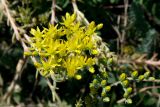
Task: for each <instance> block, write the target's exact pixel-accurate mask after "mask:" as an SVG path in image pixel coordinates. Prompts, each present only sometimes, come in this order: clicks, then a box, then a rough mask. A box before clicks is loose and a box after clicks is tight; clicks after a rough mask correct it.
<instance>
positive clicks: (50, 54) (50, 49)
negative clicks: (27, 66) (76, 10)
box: [25, 13, 103, 79]
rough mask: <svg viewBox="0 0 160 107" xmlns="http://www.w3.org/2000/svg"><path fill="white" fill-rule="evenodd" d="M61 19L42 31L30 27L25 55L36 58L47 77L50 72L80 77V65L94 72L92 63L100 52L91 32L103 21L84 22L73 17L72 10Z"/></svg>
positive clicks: (100, 25) (67, 76) (63, 75)
mask: <svg viewBox="0 0 160 107" xmlns="http://www.w3.org/2000/svg"><path fill="white" fill-rule="evenodd" d="M62 20H63V22H61V23H60V24H57V25H55V26H54V25H49V28H48V29H47V28H43V30H42V31H41V30H40V29H39V28H38V27H37V29H31V34H32V35H33V36H32V37H31V42H30V43H29V44H30V52H25V55H30V56H34V57H36V58H37V59H38V61H37V62H36V63H34V64H35V66H36V68H37V70H38V71H39V73H40V74H41V75H42V76H45V77H48V76H50V74H52V73H53V74H58V75H61V76H62V77H65V78H72V77H75V78H76V79H81V78H82V77H81V75H80V74H79V72H80V70H81V69H83V68H87V69H88V70H89V71H90V72H91V73H94V68H93V65H94V64H95V63H96V60H97V59H96V56H97V55H98V54H99V51H98V49H97V41H96V40H95V39H94V36H95V35H94V33H95V31H96V30H99V29H100V28H102V26H103V24H99V25H97V26H96V25H95V23H94V22H91V23H90V24H89V25H88V26H83V25H82V24H81V23H80V22H77V21H76V15H75V14H73V15H70V14H69V13H66V15H65V17H62Z"/></svg>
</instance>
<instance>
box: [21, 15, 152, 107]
mask: <svg viewBox="0 0 160 107" xmlns="http://www.w3.org/2000/svg"><path fill="white" fill-rule="evenodd" d="M102 27H103V24H98V25H95V22H93V21H92V22H91V23H89V24H88V25H83V23H82V22H80V21H77V20H76V15H75V14H72V15H70V14H69V13H66V15H65V17H62V22H60V23H59V24H57V25H55V26H54V25H51V24H50V25H49V28H43V30H40V29H39V28H38V27H37V29H31V31H30V32H31V34H32V37H30V42H29V43H28V44H29V45H30V48H29V51H28V52H25V53H24V54H25V55H28V56H34V57H35V58H36V59H37V61H36V62H34V65H35V66H36V68H37V71H38V72H39V73H40V74H41V75H42V76H44V77H46V78H48V77H51V78H52V79H53V77H52V75H54V77H57V78H56V80H58V79H59V80H61V79H60V78H62V79H63V80H64V79H70V78H76V79H78V80H80V79H82V74H84V72H85V71H89V72H90V73H92V74H93V75H92V77H93V78H92V80H91V82H90V83H89V90H90V92H89V93H88V95H87V96H86V97H85V98H84V101H85V104H86V105H88V104H89V105H90V104H91V103H93V104H95V103H98V102H99V101H103V102H109V101H110V94H109V93H110V91H111V88H112V86H114V85H117V84H121V86H122V88H123V90H124V94H123V97H124V99H125V102H126V103H132V100H131V99H130V94H131V93H132V90H133V89H132V86H131V84H130V81H132V80H134V81H137V82H140V81H142V80H144V79H147V78H148V77H149V75H150V72H149V71H148V72H145V73H144V74H143V75H138V71H136V70H135V71H133V72H132V73H131V74H128V73H126V72H122V71H121V69H120V68H119V67H118V66H116V65H115V66H113V64H114V62H115V61H116V60H117V58H116V56H115V55H114V54H113V53H111V52H110V51H109V49H108V47H107V46H106V44H104V43H103V42H102V40H101V38H100V37H98V36H97V34H96V31H97V30H99V29H101V28H102ZM94 65H97V67H98V71H97V73H95V74H94V72H95V69H94ZM84 69H86V70H84ZM111 71H117V76H118V78H119V81H117V82H115V83H114V82H113V83H109V82H108V81H109V79H110V78H111V77H110V76H109V72H111ZM112 73H113V72H112ZM129 76H131V77H130V78H129Z"/></svg>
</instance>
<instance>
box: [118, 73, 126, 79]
mask: <svg viewBox="0 0 160 107" xmlns="http://www.w3.org/2000/svg"><path fill="white" fill-rule="evenodd" d="M126 77H127V75H126V74H125V73H122V74H121V75H120V77H119V79H120V81H123V80H125V79H126Z"/></svg>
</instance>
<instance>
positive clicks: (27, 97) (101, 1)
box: [0, 0, 160, 107]
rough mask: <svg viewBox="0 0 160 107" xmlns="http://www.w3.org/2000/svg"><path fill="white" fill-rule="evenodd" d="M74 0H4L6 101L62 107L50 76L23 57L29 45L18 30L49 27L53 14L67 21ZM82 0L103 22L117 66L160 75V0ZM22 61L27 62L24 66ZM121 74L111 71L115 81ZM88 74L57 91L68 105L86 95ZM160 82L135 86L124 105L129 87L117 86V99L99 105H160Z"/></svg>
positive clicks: (1, 53) (0, 79) (1, 75)
mask: <svg viewBox="0 0 160 107" xmlns="http://www.w3.org/2000/svg"><path fill="white" fill-rule="evenodd" d="M72 2H73V1H71V0H1V1H0V106H2V107H3V106H6V107H10V106H17V107H21V106H22V107H23V106H28V107H32V106H33V107H34V106H37V107H43V106H44V107H47V106H50V107H54V106H55V107H56V105H54V103H53V102H52V101H51V98H52V96H51V92H50V89H49V88H48V85H47V83H46V81H45V78H44V77H41V76H38V78H36V68H35V67H34V65H33V62H32V61H31V60H30V59H28V58H26V59H23V52H24V46H23V43H22V42H19V41H18V35H21V36H23V35H24V34H28V35H31V34H30V29H31V28H36V27H37V26H39V27H40V28H43V27H47V26H48V24H49V23H50V22H51V17H52V15H55V20H54V21H55V22H54V23H59V22H61V21H62V20H61V17H62V16H64V15H65V13H66V12H69V13H73V6H72V5H73V4H72ZM53 3H55V5H54V7H53ZM76 3H77V6H78V8H79V10H80V11H81V12H82V13H83V14H84V15H85V18H86V19H87V20H88V21H89V22H91V21H95V23H96V24H99V23H103V25H104V27H103V28H102V29H101V30H100V31H99V32H97V33H98V34H99V35H100V37H101V38H102V40H103V41H104V42H106V45H107V46H108V47H109V49H110V50H111V51H112V52H115V54H116V55H117V56H118V62H117V65H118V66H119V68H120V69H121V70H122V71H125V72H130V71H129V70H131V69H132V70H135V69H136V70H139V71H140V72H144V71H151V73H152V76H153V77H155V78H156V79H158V78H160V75H159V74H160V73H159V72H160V61H159V60H158V59H159V58H160V54H159V53H160V1H159V0H77V1H76ZM53 10H54V14H53V12H52V11H53ZM19 63H22V65H23V66H22V68H21V69H20V70H18V68H19V67H18V66H19ZM115 73H116V72H112V73H111V74H110V75H111V77H110V83H114V82H115V81H116V80H117V78H116V76H115ZM88 75H89V74H88ZM87 78H88V77H87V76H86V78H83V79H82V80H81V81H78V80H74V79H70V80H67V81H64V82H61V83H57V87H58V88H59V89H58V90H57V94H58V95H59V97H60V99H61V101H62V103H63V106H64V107H74V106H75V103H76V102H77V101H79V99H80V98H81V97H83V96H85V95H84V93H83V90H84V87H86V86H87V85H89V83H90V81H91V80H88V79H87ZM157 81H158V80H157ZM133 85H134V83H133ZM158 85H160V83H159V82H144V83H143V84H142V83H136V88H135V89H137V90H140V91H138V92H137V93H136V94H135V95H133V98H132V99H133V103H132V104H124V103H122V104H118V103H117V101H118V100H120V99H121V97H119V96H120V95H121V96H123V94H122V93H123V90H122V88H121V86H117V87H114V88H113V89H112V91H111V101H110V102H109V103H103V104H97V105H95V107H103V106H107V107H139V106H143V107H156V106H157V107H160V89H159V88H160V87H159V86H158ZM82 94H83V95H82ZM4 102H5V103H4ZM84 107H85V106H84Z"/></svg>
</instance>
